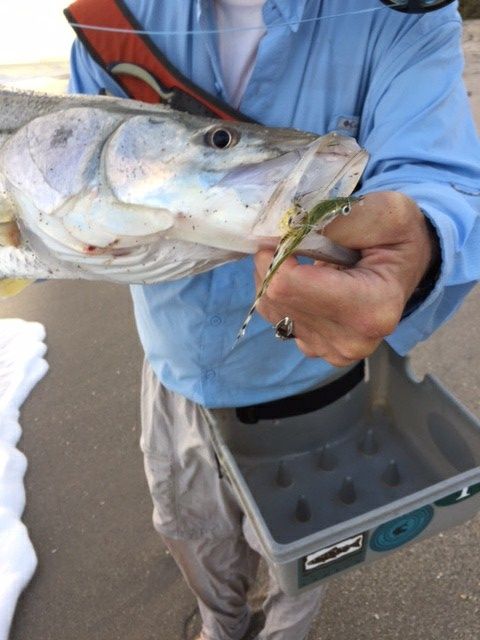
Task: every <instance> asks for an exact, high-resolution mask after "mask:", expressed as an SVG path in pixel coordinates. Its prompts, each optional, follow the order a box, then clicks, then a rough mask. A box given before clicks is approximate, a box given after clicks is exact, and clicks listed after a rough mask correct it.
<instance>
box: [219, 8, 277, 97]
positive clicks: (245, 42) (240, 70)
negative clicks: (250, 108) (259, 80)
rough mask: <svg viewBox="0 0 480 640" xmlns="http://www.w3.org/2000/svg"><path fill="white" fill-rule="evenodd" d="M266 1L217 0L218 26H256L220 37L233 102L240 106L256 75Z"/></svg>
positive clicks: (220, 49)
mask: <svg viewBox="0 0 480 640" xmlns="http://www.w3.org/2000/svg"><path fill="white" fill-rule="evenodd" d="M264 2H265V0H215V17H216V21H217V25H218V29H221V30H223V29H237V28H244V27H255V29H251V30H248V29H247V30H245V31H230V32H227V33H220V34H219V36H218V51H219V56H220V65H221V69H222V75H223V83H224V85H225V90H226V92H227V95H228V98H229V101H230V103H231V105H232V106H233V107H238V106H239V104H240V101H241V99H242V96H243V94H244V91H245V88H246V86H247V83H248V81H249V79H250V76H251V75H252V71H253V67H254V64H255V59H256V57H257V50H258V44H259V42H260V39H261V38H262V36H263V35H264V34H265V33H266V30H265V24H264V22H263V15H262V7H263V5H264Z"/></svg>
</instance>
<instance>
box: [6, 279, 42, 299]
mask: <svg viewBox="0 0 480 640" xmlns="http://www.w3.org/2000/svg"><path fill="white" fill-rule="evenodd" d="M32 282H34V280H24V279H13V278H4V279H2V280H0V300H4V299H5V298H11V297H13V296H16V295H17V293H20V291H23V290H24V289H25V288H26V287H28V285H29V284H32Z"/></svg>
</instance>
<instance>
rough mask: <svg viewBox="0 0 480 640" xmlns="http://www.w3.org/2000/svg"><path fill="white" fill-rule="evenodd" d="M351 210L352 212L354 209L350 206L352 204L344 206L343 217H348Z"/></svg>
mask: <svg viewBox="0 0 480 640" xmlns="http://www.w3.org/2000/svg"><path fill="white" fill-rule="evenodd" d="M351 210H352V207H351V206H350V204H344V205H343V207H342V215H344V216H348V214H349V213H350V211H351Z"/></svg>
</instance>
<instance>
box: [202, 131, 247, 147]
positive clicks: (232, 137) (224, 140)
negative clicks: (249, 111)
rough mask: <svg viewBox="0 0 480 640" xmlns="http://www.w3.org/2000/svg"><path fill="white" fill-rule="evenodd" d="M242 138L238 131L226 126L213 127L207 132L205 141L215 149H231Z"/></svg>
mask: <svg viewBox="0 0 480 640" xmlns="http://www.w3.org/2000/svg"><path fill="white" fill-rule="evenodd" d="M239 140H240V135H239V133H238V131H236V130H235V129H233V128H230V127H225V126H216V127H212V128H211V129H209V130H208V131H207V133H206V134H205V142H206V143H207V144H208V146H209V147H212V148H213V149H229V148H230V147H234V146H235V145H236V144H237V142H238V141H239Z"/></svg>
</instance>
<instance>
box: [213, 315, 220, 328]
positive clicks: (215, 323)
mask: <svg viewBox="0 0 480 640" xmlns="http://www.w3.org/2000/svg"><path fill="white" fill-rule="evenodd" d="M210 324H211V325H212V326H213V327H218V325H219V324H222V319H221V317H220V316H212V317H211V318H210Z"/></svg>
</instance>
